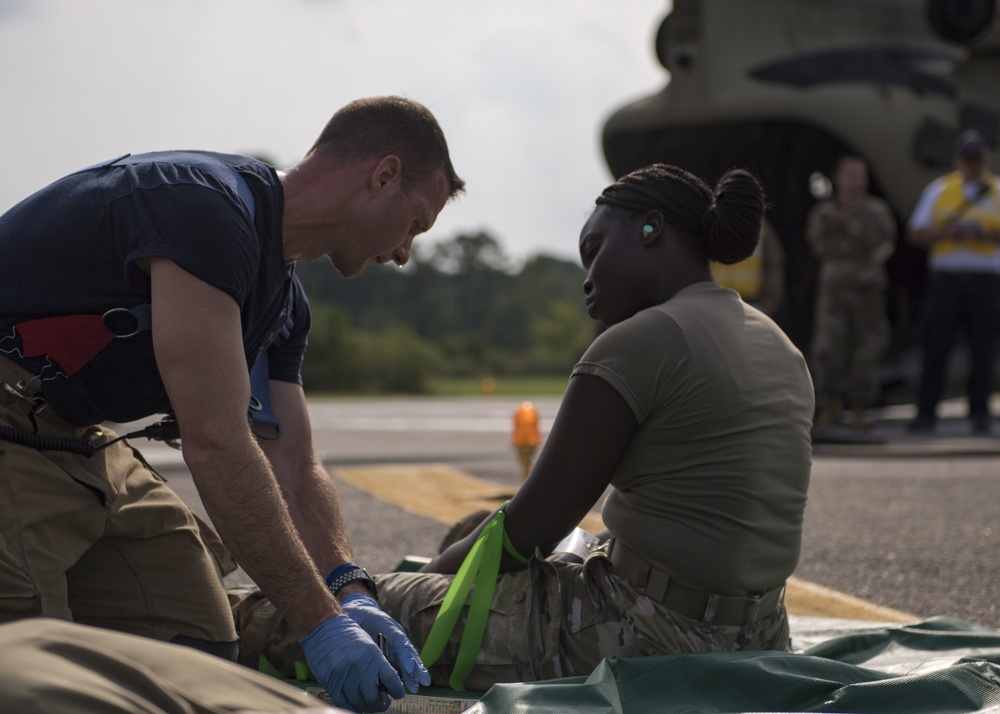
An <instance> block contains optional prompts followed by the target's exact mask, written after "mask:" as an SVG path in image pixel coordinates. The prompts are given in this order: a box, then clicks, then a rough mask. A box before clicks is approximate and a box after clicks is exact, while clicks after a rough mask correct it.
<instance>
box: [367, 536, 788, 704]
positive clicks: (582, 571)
mask: <svg viewBox="0 0 1000 714" xmlns="http://www.w3.org/2000/svg"><path fill="white" fill-rule="evenodd" d="M377 580H378V587H379V602H380V604H381V606H382V608H383V609H384V610H385V611H386V612H388V613H389V614H390V615H392V616H393V617H394V618H395V619H396V620H397V621H398V622H399V623H400V624H401V625H402V626H403V627H404V628H405V629H406V631H407V633H408V634H409V635H410V638H411V639H412V640H413V642H414V643H415V644H422V643H423V642H425V641H426V639H427V635H428V634H429V633H430V630H431V626H432V625H433V623H434V618H435V617H436V616H437V612H438V608H439V607H440V605H441V602H442V601H443V600H444V596H445V593H446V592H447V591H448V586H449V585H450V584H451V581H452V576H449V575H438V574H435V573H391V574H389V575H382V576H378V577H377ZM461 622H462V621H461V620H460V623H461ZM740 630H741V627H740V626H739V625H733V626H712V627H710V628H707V631H702V623H701V621H700V620H692V619H690V618H688V617H685V616H683V615H681V614H679V613H676V612H673V611H671V610H668V609H667V608H666V607H665V606H663V605H661V604H660V603H658V602H654V601H652V600H651V599H650V598H648V597H646V596H645V595H640V594H639V593H638V592H637V591H636V589H635V588H634V587H633V586H632V585H631V584H630V583H628V582H627V581H625V580H623V579H621V578H620V577H618V575H616V573H615V570H614V566H613V565H612V564H611V561H610V559H609V558H608V557H607V556H606V555H605V554H604V552H602V551H598V552H596V553H594V554H593V555H591V556H590V557H589V558H588V559H587V560H586V561H585V562H584V563H583V564H577V563H569V562H563V561H558V560H544V559H539V558H533V559H532V560H531V561H530V562H529V564H528V567H527V568H526V569H524V570H520V571H516V572H512V573H507V574H504V575H502V576H501V577H500V578H498V580H497V584H496V590H495V591H494V594H493V604H492V605H491V607H490V614H489V617H488V619H487V624H486V632H485V636H484V637H483V644H482V648H481V649H480V651H479V654H478V656H477V657H476V665H475V667H474V668H473V669H472V673H471V675H470V676H469V678H468V679H467V680H466V683H465V686H466V688H467V689H471V690H477V691H486V690H487V689H489V688H490V687H491V686H492V685H493V684H494V683H496V682H530V681H536V680H540V679H553V678H558V677H570V676H576V675H587V674H590V672H591V671H592V670H593V669H594V667H596V666H597V665H598V663H600V661H601V660H602V659H604V658H623V657H642V656H648V655H663V654H681V653H691V652H724V651H732V650H735V649H738V648H739V649H744V650H787V649H788V647H789V637H788V620H787V617H786V614H785V610H784V606H783V605H782V604H779V605H778V607H777V608H776V609H775V611H774V612H772V613H771V614H769V615H767V616H766V617H761V618H759V619H758V620H757V621H756V622H755V623H753V625H752V626H751V627H750V631H749V633H748V635H747V637H746V638H745V641H744V642H742V646H741V647H738V646H737V642H738V640H739V638H740ZM462 631H463V629H462V626H461V624H459V626H458V627H456V628H455V632H454V633H453V634H452V636H451V640H450V641H449V643H448V645H447V646H446V647H445V650H444V653H443V654H442V655H441V657H440V659H439V660H438V662H437V663H436V664H435V665H434V666H433V667H431V668H430V673H431V677H432V678H433V680H434V683H435V684H437V685H441V686H447V685H448V678H449V676H450V674H451V666H452V665H453V664H454V661H455V657H456V655H457V653H458V646H459V642H460V641H461V638H462Z"/></svg>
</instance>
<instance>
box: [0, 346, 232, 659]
mask: <svg viewBox="0 0 1000 714" xmlns="http://www.w3.org/2000/svg"><path fill="white" fill-rule="evenodd" d="M28 376H29V375H28V374H27V373H26V372H24V371H23V370H21V369H20V368H19V367H18V366H17V365H15V364H13V363H12V362H10V361H9V360H6V359H4V358H2V357H0V380H3V381H4V382H7V383H8V384H16V383H17V382H18V380H20V379H27V378H28ZM32 419H34V421H35V423H37V426H38V433H40V434H45V435H49V436H55V437H63V438H70V439H82V440H84V441H91V442H92V443H93V444H94V445H97V446H99V445H100V444H102V443H106V442H107V441H110V440H111V439H113V438H115V434H113V433H111V432H110V431H108V430H106V429H102V428H100V427H97V426H92V427H76V426H73V425H72V424H68V423H67V422H65V421H63V420H62V419H61V418H60V417H59V416H58V415H56V414H54V413H53V412H52V410H51V409H43V410H33V409H32V406H31V404H30V403H29V402H27V401H26V400H24V399H20V398H19V397H17V396H15V395H12V394H10V393H8V392H7V391H5V390H4V391H0V424H3V425H6V426H10V427H14V428H16V429H20V430H25V431H29V432H31V431H34V425H33V424H32ZM235 567H236V566H235V563H234V562H233V561H232V558H231V557H230V556H229V554H228V551H227V550H226V549H225V547H224V546H223V545H222V543H221V541H220V540H219V538H218V536H217V535H216V534H215V532H214V531H213V530H212V529H211V527H209V526H208V525H207V524H205V523H204V522H202V521H200V519H198V518H197V517H196V516H195V514H193V513H192V512H191V510H190V509H189V508H188V507H187V506H186V505H185V504H184V503H183V502H182V501H181V500H180V498H179V497H178V496H177V495H176V494H175V493H174V492H173V491H172V490H170V488H169V487H168V486H167V485H166V482H165V480H164V479H163V477H162V476H160V475H159V474H157V473H156V472H155V471H154V470H153V469H152V468H151V467H150V466H149V465H148V464H147V463H146V462H145V460H144V459H143V458H142V456H141V455H140V454H139V452H138V451H136V450H135V449H133V448H132V447H130V446H129V445H128V444H127V443H126V442H118V443H117V444H114V445H112V446H110V447H108V448H106V449H103V450H101V451H98V452H97V453H96V454H94V455H93V456H91V457H89V458H87V457H84V456H79V455H75V454H71V453H67V452H61V451H37V450H35V449H33V448H29V447H26V446H20V445H18V444H14V443H11V442H9V441H2V440H0V623H3V622H9V621H12V620H17V619H20V618H24V617H33V616H46V617H55V618H60V619H63V620H73V621H76V622H79V623H84V624H89V625H95V626H98V627H105V628H109V629H112V630H120V631H122V632H129V633H132V634H136V635H143V636H146V637H152V638H155V639H160V640H170V639H172V638H173V637H175V636H177V635H184V636H187V637H190V638H195V639H200V640H208V641H210V642H233V641H235V640H236V631H235V628H234V627H233V622H232V614H231V611H230V607H229V603H228V600H227V598H226V593H225V590H224V589H223V587H222V576H223V575H224V574H225V573H227V572H231V571H232V570H233V569H235Z"/></svg>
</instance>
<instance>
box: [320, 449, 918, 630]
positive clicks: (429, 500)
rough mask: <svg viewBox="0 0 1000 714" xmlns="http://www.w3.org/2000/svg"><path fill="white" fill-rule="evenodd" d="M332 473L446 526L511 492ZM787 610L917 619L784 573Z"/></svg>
mask: <svg viewBox="0 0 1000 714" xmlns="http://www.w3.org/2000/svg"><path fill="white" fill-rule="evenodd" d="M331 472H332V473H333V476H334V477H335V478H338V479H341V480H343V481H345V482H346V483H349V484H351V485H352V486H355V487H357V488H359V489H361V490H363V491H365V492H367V493H369V494H371V495H372V496H375V497H376V498H378V499H379V500H382V501H386V502H387V503H392V504H393V505H396V506H398V507H400V508H402V509H403V510H404V511H407V512H408V513H413V514H415V515H418V516H424V517H426V518H432V519H434V520H437V521H440V522H441V523H445V524H447V525H451V524H453V523H455V522H456V521H457V520H459V519H460V518H463V517H464V516H466V515H468V514H469V513H471V512H472V511H476V510H479V509H485V510H488V511H491V510H493V509H494V508H496V507H497V506H499V505H500V504H501V503H503V502H504V501H506V500H507V499H509V498H510V497H511V496H513V495H514V489H512V488H511V489H505V488H504V487H503V486H500V485H499V484H496V483H491V482H489V481H485V480H483V479H480V478H477V477H475V476H470V475H469V474H467V473H465V472H463V471H459V470H458V469H455V468H452V467H451V466H447V465H445V464H387V465H380V466H356V467H354V466H352V467H338V468H335V469H331ZM580 527H581V528H583V529H584V530H586V531H590V532H591V533H597V532H598V531H601V530H603V529H604V522H603V521H602V520H601V516H600V514H597V513H589V514H588V515H587V517H586V518H584V519H583V521H581V523H580ZM785 603H786V605H787V607H788V612H789V613H791V614H793V615H800V616H804V617H839V618H845V619H849V620H866V621H875V622H918V621H919V620H921V618H920V617H918V616H917V615H913V614H910V613H907V612H902V611H900V610H894V609H892V608H888V607H882V606H881V605H876V604H874V603H871V602H868V601H867V600H863V599H861V598H857V597H854V596H852V595H847V594H846V593H842V592H838V591H836V590H833V589H831V588H827V587H824V586H822V585H817V584H816V583H811V582H809V581H807V580H802V579H800V578H795V577H792V578H789V579H788V588H787V590H786V592H785Z"/></svg>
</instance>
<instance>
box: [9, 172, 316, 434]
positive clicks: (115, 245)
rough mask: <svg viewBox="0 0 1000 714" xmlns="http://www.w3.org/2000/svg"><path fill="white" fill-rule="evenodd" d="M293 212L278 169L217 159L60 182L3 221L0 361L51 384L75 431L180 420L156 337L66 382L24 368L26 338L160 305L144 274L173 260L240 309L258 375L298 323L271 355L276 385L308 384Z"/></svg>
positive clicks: (50, 393)
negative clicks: (286, 238)
mask: <svg viewBox="0 0 1000 714" xmlns="http://www.w3.org/2000/svg"><path fill="white" fill-rule="evenodd" d="M238 177H242V181H244V182H245V183H242V184H241V183H240V178H238ZM247 187H249V190H250V194H251V195H252V198H251V199H250V200H249V202H248V201H247V197H246V196H245V195H244V196H243V197H242V198H241V196H240V192H241V189H242V190H243V191H244V192H245V189H246V188H247ZM283 200H284V193H283V191H282V187H281V183H280V181H279V180H278V177H277V174H276V173H275V172H274V170H273V169H272V168H271V167H269V166H268V165H266V164H264V163H263V162H260V161H257V160H256V159H251V158H248V157H244V156H233V155H227V154H216V153H209V152H161V153H153V154H140V155H135V156H129V157H122V158H121V159H116V160H114V161H110V162H107V163H105V164H101V165H98V166H95V167H91V168H88V169H84V170H82V171H79V172H77V173H74V174H71V175H69V176H67V177H65V178H63V179H60V180H59V181H56V182H55V183H53V184H51V185H49V186H47V187H46V188H44V189H42V190H41V191H39V192H37V193H35V194H34V195H32V196H30V197H28V198H27V199H25V200H24V201H22V202H21V203H19V204H18V205H16V206H14V207H13V208H12V209H11V210H10V211H8V212H7V213H5V214H4V215H2V216H0V355H3V356H5V357H7V358H8V359H12V360H14V361H15V362H17V363H18V364H20V365H22V366H24V367H26V368H27V369H28V370H29V371H31V372H32V373H33V374H36V375H39V376H40V377H41V380H42V388H41V391H42V393H43V394H44V395H45V397H46V398H47V399H48V401H49V402H50V403H51V404H52V406H53V407H54V408H55V409H56V411H57V412H59V414H60V415H61V416H63V417H64V418H66V419H67V420H69V421H71V422H73V423H76V424H95V423H98V422H101V421H105V420H110V421H118V422H124V421H132V420H134V419H138V418H141V417H145V416H148V415H150V414H157V413H163V412H167V411H169V410H170V403H169V401H168V399H167V395H166V391H165V389H164V387H163V383H162V381H161V379H160V376H159V372H158V371H157V368H156V360H155V358H154V355H153V346H152V335H151V333H150V332H149V331H145V332H140V333H139V334H137V335H135V336H134V337H128V338H120V339H115V340H113V341H112V342H111V344H110V345H108V346H107V347H106V348H104V349H103V350H102V351H101V352H100V353H99V354H98V355H97V357H95V358H94V359H93V360H91V361H90V362H88V363H87V364H86V365H85V366H84V367H83V368H81V369H80V370H79V371H78V372H77V373H75V374H74V375H72V376H70V377H66V376H65V375H64V374H63V373H62V372H61V370H59V369H58V365H54V364H52V363H51V362H50V361H49V360H47V359H45V358H39V357H35V358H26V357H24V356H23V355H22V353H21V344H20V337H19V335H18V333H17V331H16V329H15V327H14V326H15V325H16V324H18V323H19V322H21V321H23V320H27V319H32V318H40V317H49V316H55V315H73V314H103V313H104V312H106V311H107V310H110V309H112V308H122V307H124V308H131V307H135V306H137V305H142V304H146V303H149V301H150V282H149V276H148V275H147V274H146V273H145V272H144V271H143V270H142V269H141V268H140V267H139V261H141V260H143V259H147V258H152V257H163V258H169V259H170V260H172V261H174V262H175V263H176V264H177V265H178V266H180V267H181V268H183V269H184V270H186V271H187V272H189V273H191V274H192V275H194V276H195V277H197V278H199V279H201V280H204V281H205V282H206V283H208V284H210V285H213V286H214V287H217V288H219V289H220V290H222V291H224V292H226V293H227V294H228V295H230V296H231V297H232V298H233V299H234V300H235V301H236V302H237V304H238V305H239V306H240V316H241V321H242V331H243V346H244V352H245V354H246V360H247V366H248V368H249V367H250V366H252V365H253V363H254V362H255V361H256V359H257V357H258V356H259V355H260V353H261V352H262V351H263V350H264V349H268V346H269V345H271V340H272V338H273V337H274V335H275V334H276V333H277V332H278V331H279V330H280V329H281V327H282V326H284V325H285V324H286V320H287V318H289V317H291V318H292V321H293V322H292V329H291V334H290V335H289V336H288V338H287V339H286V340H284V341H283V342H281V343H280V344H275V345H273V346H271V347H270V348H269V349H268V358H269V367H270V375H271V378H272V379H277V380H282V381H289V382H295V383H301V376H300V373H301V366H302V357H303V355H304V353H305V344H306V336H307V333H308V330H309V306H308V302H307V301H306V298H305V294H304V292H303V291H302V286H301V284H300V283H299V281H298V278H297V277H296V276H295V274H294V270H293V268H292V267H289V266H286V265H285V262H284V256H283V253H282V242H281V215H282V210H283V205H284V204H283ZM248 203H249V205H248ZM251 210H252V212H253V215H251Z"/></svg>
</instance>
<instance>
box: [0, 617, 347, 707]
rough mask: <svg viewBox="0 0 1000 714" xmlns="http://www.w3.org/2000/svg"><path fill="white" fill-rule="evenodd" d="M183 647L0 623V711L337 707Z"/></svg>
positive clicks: (37, 623)
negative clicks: (325, 704) (327, 705)
mask: <svg viewBox="0 0 1000 714" xmlns="http://www.w3.org/2000/svg"><path fill="white" fill-rule="evenodd" d="M343 711H344V710H343V709H333V708H328V707H326V706H324V705H323V703H322V702H321V701H320V700H319V699H316V698H314V697H312V696H310V695H309V694H307V693H306V692H305V691H303V690H302V689H299V688H297V687H294V686H292V685H290V684H285V683H284V682H281V681H279V680H277V679H274V678H273V677H269V676H267V675H264V674H259V673H257V672H254V671H251V670H249V669H247V668H246V667H241V666H240V665H238V664H233V663H231V662H227V661H225V660H223V659H220V658H219V657H213V656H211V655H207V654H205V653H203V652H197V651H195V650H193V649H191V648H190V647H179V646H177V645H169V644H165V643H162V642H154V641H153V640H149V639H147V638H143V637H133V636H130V635H125V634H122V633H119V632H109V631H107V630H102V629H95V628H90V627H84V626H82V625H74V624H72V623H68V622H61V621H59V620H48V619H38V620H32V621H30V622H29V621H24V622H16V623H10V624H6V625H0V712H10V714H15V713H17V714H24V713H26V712H30V713H31V714H70V713H71V714H150V712H160V713H161V714H165V713H166V712H176V713H177V714H180V713H181V712H185V713H187V714H193V713H194V712H197V713H198V714H234V713H235V712H239V713H240V714H257V713H261V714H263V713H264V712H267V713H268V714H279V713H282V712H296V714H306V712H317V713H318V712H325V713H326V712H329V713H331V714H332V713H333V712H343Z"/></svg>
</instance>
